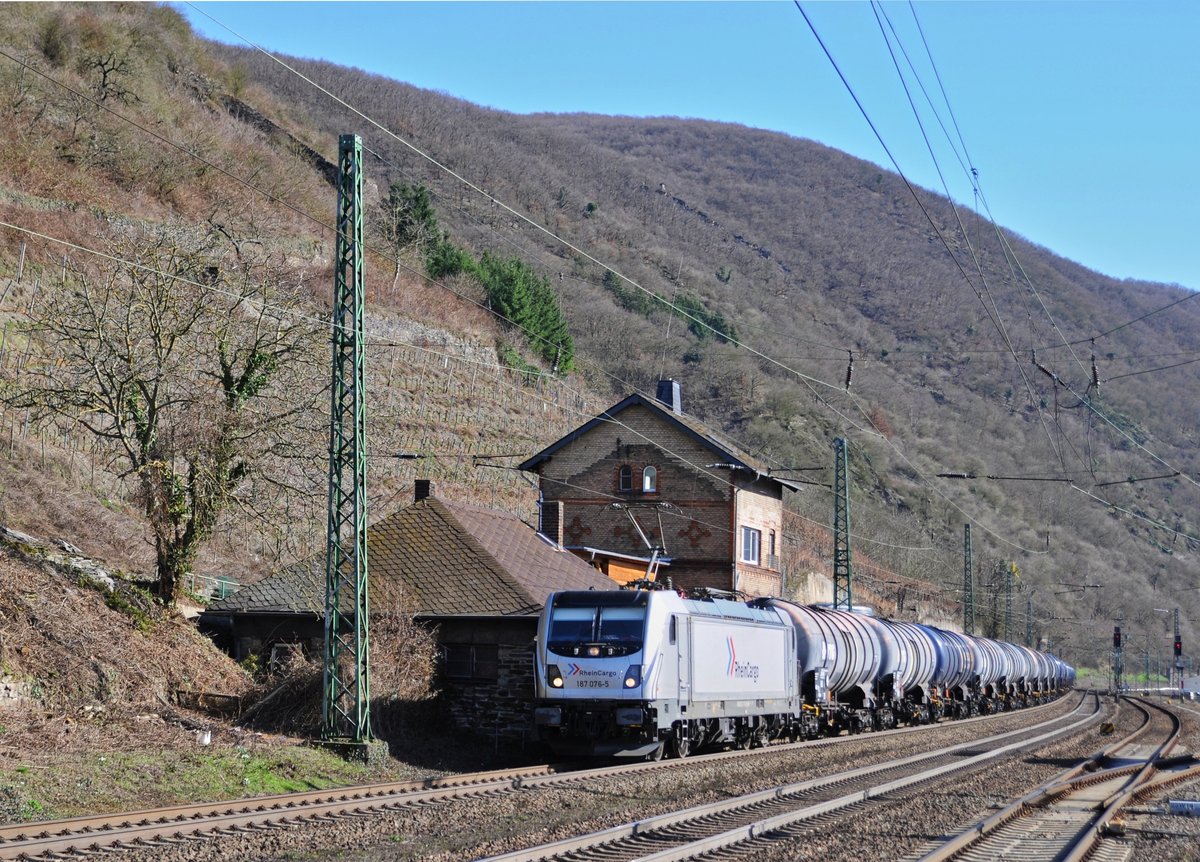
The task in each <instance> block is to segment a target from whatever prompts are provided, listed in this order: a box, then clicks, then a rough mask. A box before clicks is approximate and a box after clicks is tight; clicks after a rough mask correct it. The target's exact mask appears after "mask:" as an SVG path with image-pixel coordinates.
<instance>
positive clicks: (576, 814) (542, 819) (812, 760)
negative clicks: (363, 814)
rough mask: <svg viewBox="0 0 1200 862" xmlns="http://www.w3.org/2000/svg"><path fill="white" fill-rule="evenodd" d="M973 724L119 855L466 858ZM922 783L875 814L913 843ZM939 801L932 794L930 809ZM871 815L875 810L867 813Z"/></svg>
mask: <svg viewBox="0 0 1200 862" xmlns="http://www.w3.org/2000/svg"><path fill="white" fill-rule="evenodd" d="M1075 702H1076V698H1074V697H1072V698H1066V699H1064V701H1063V702H1061V703H1060V704H1059V705H1057V706H1056V711H1061V712H1065V711H1067V709H1068V708H1069V707H1070V706H1071V705H1073V704H1074V703H1075ZM1044 717H1046V713H1040V714H1039V715H1038V717H1037V719H1036V720H1042V719H1043V718H1044ZM1034 720H1035V719H1034V718H1033V717H1032V716H1031V715H1029V714H1028V713H1013V714H1010V715H1004V716H999V717H996V718H994V719H992V720H990V721H989V722H988V723H987V724H986V727H987V731H986V733H983V734H982V735H988V734H991V733H995V732H1000V731H1002V730H1010V729H1014V728H1016V727H1020V726H1024V725H1026V724H1029V723H1032V722H1033V721H1034ZM979 727H980V725H977V724H974V723H971V724H953V723H948V724H945V725H941V726H939V727H937V728H926V729H924V730H922V731H921V732H918V733H910V734H903V735H893V736H888V735H883V734H866V735H864V736H862V737H858V738H855V739H852V740H849V741H846V742H842V743H839V744H837V745H834V746H826V747H823V748H819V749H799V750H793V751H780V752H777V753H774V754H766V755H761V756H756V757H743V758H736V759H732V760H721V761H715V762H705V761H704V759H702V758H701V759H696V760H691V761H687V762H685V765H684V766H681V767H679V768H675V769H665V770H658V771H654V772H648V773H642V774H638V775H631V776H622V777H614V778H608V779H596V780H591V781H588V782H586V783H580V784H575V785H570V786H565V787H557V788H548V789H535V790H527V791H523V792H520V793H509V794H504V795H501V796H496V797H491V798H477V799H473V800H466V801H462V802H454V803H445V804H440V805H433V806H427V807H423V808H417V809H412V810H405V811H401V812H395V813H391V814H386V815H382V816H379V817H370V818H362V819H355V820H344V821H338V822H334V823H327V824H317V825H312V826H306V827H301V828H293V829H286V830H278V831H272V832H264V833H258V834H251V835H245V836H239V837H235V838H230V839H225V840H222V841H221V842H220V843H219V844H190V845H181V846H179V847H177V848H173V849H171V850H163V849H161V848H158V849H154V850H152V851H150V850H147V851H133V852H130V853H127V854H125V855H124V856H123V857H122V858H123V859H128V860H130V862H151V860H155V862H208V860H220V862H240V860H282V859H287V860H289V862H305V860H313V862H315V860H332V859H342V858H345V859H350V858H353V859H356V860H366V862H400V860H418V859H420V860H435V862H456V861H457V860H468V859H476V858H478V857H481V856H488V855H494V854H497V853H503V852H506V851H508V850H513V849H517V848H520V847H527V846H530V845H534V844H540V843H544V842H547V841H553V840H557V839H560V838H564V837H568V836H570V835H577V834H580V833H581V832H584V831H591V830H595V829H601V828H605V827H608V826H614V825H618V824H620V823H625V822H628V821H630V820H635V819H639V818H643V817H648V816H652V815H655V814H661V813H665V812H669V811H674V810H677V809H679V808H683V807H687V806H691V805H699V804H701V803H704V802H709V801H714V800H717V799H725V798H729V797H731V796H736V795H739V794H742V793H748V792H751V791H754V790H761V789H764V788H768V787H772V786H775V785H778V784H783V783H787V782H792V781H802V780H804V779H807V778H813V777H816V776H819V775H822V774H828V773H830V772H836V771H839V770H842V769H848V768H852V767H854V766H860V765H864V764H867V763H871V762H877V761H881V760H886V759H890V758H895V757H903V756H907V755H911V754H916V753H918V752H921V751H927V750H930V749H934V748H938V747H941V746H944V745H948V744H952V743H955V742H965V741H969V740H970V739H972V738H976V737H977V736H979V735H981V731H980V729H979ZM1101 744H1102V743H1101V741H1100V738H1099V737H1098V735H1097V731H1096V730H1095V729H1094V728H1093V729H1089V730H1087V731H1085V732H1084V734H1083V735H1082V738H1081V739H1079V740H1078V741H1076V742H1073V743H1071V744H1069V745H1068V744H1063V745H1060V746H1055V747H1054V748H1053V749H1052V750H1051V751H1050V752H1049V753H1045V754H1044V756H1045V757H1051V758H1055V761H1054V762H1053V763H1052V764H1050V765H1043V766H1039V767H1038V768H1039V769H1042V770H1044V771H1045V773H1046V775H1047V777H1049V776H1050V775H1053V774H1056V773H1057V772H1059V771H1061V770H1062V769H1063V768H1065V766H1064V763H1063V762H1062V761H1060V760H1058V758H1064V759H1074V758H1078V757H1082V756H1084V755H1086V754H1089V753H1091V752H1092V751H1094V750H1095V749H1097V748H1099V747H1100V745H1101ZM1030 768H1032V767H1030ZM1028 772H1029V769H1027V768H1025V767H1022V768H1014V767H1011V766H1010V767H1002V768H1000V769H997V770H994V771H993V774H990V775H986V776H980V777H979V778H978V779H969V780H968V781H969V782H975V781H976V780H978V782H979V787H978V789H977V790H976V791H969V790H968V789H967V787H966V784H967V783H968V782H959V787H958V788H957V790H956V792H961V793H975V794H977V795H978V798H977V799H976V798H974V797H973V796H972V797H969V798H968V799H966V800H965V801H960V802H958V803H957V804H952V803H953V800H951V802H950V803H948V804H951V805H952V807H953V808H954V809H955V810H957V811H958V812H963V811H965V810H968V805H969V806H972V810H973V808H976V807H977V808H979V809H980V810H983V809H986V806H987V805H989V804H992V803H993V802H995V801H998V800H999V799H1000V798H1001V797H1002V796H1003V795H1004V794H1005V793H1006V791H1005V790H1004V789H1002V788H1001V787H999V786H998V784H997V781H996V777H997V776H1000V777H1008V776H1011V777H1012V782H1011V783H1012V786H1014V787H1019V788H1024V787H1026V786H1028V785H1029V784H1030V783H1034V782H1035V781H1036V779H1027V775H1028ZM1018 776H1019V777H1018ZM1042 780H1044V779H1042ZM1006 786H1007V783H1006ZM1016 792H1018V793H1019V792H1020V791H1019V790H1018V791H1016ZM927 795H928V793H927V791H923V792H922V793H921V794H920V796H921V800H920V801H921V803H922V804H921V805H920V806H916V805H914V804H913V803H912V802H907V803H905V809H904V811H905V813H904V815H903V818H901V817H898V816H897V814H896V813H895V812H894V811H893V812H891V813H890V814H887V815H885V816H884V817H883V819H884V820H885V821H891V822H890V823H884V824H882V826H888V827H891V828H893V830H894V829H895V827H897V826H903V825H904V824H900V823H897V821H899V820H902V819H904V820H912V821H913V823H912V825H909V826H905V827H904V829H903V830H902V831H907V832H910V833H912V837H911V838H910V839H909V842H908V843H909V844H911V845H912V846H916V845H917V844H919V843H921V842H922V841H924V840H925V839H926V838H927V837H928V836H929V835H930V834H934V835H936V834H938V832H937V831H934V832H929V831H927V830H926V829H925V826H924V824H925V820H926V818H925V816H924V815H921V817H920V822H919V823H918V822H917V821H916V819H915V818H914V815H915V813H916V812H917V811H920V810H921V809H923V808H924V807H926V806H927V804H928V803H929V799H927V798H926V797H927ZM939 807H941V806H938V805H934V806H932V808H933V809H935V810H936V809H938V808H939ZM871 816H876V815H874V813H872V814H871ZM929 822H930V823H932V822H933V819H932V818H929ZM945 828H948V827H945ZM816 834H819V833H816ZM866 834H869V831H868V833H866ZM878 840H879V839H878V838H875V839H874V843H871V839H868V838H864V843H863V846H864V847H873V848H874V849H873V850H872V854H873V855H874V856H876V857H878V853H879V846H880V845H879V844H878ZM811 841H812V838H811V836H810V837H807V838H806V839H805V842H804V845H805V848H807V847H808V846H809V843H810V842H811ZM815 843H824V842H823V841H818V842H815ZM772 852H776V851H772ZM778 852H780V853H783V855H780V856H777V857H775V858H781V859H782V858H789V859H790V858H809V857H808V856H807V855H797V854H798V848H797V847H795V846H791V847H790V849H787V850H784V849H780V850H779V851H778ZM807 852H808V850H807V849H805V853H807ZM812 852H813V855H812V857H811V858H817V857H818V856H820V855H821V854H819V853H817V852H816V851H815V850H814V851H812ZM826 852H828V851H826ZM864 852H865V850H864ZM898 852H901V851H898ZM898 852H897V853H896V854H893V853H892V852H890V851H889V852H888V853H887V854H886V855H887V856H888V857H889V858H897V855H898ZM825 858H826V859H827V858H829V857H828V856H826V857H825ZM837 858H850V857H841V856H839V857H837Z"/></svg>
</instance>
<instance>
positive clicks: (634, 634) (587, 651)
mask: <svg viewBox="0 0 1200 862" xmlns="http://www.w3.org/2000/svg"><path fill="white" fill-rule="evenodd" d="M645 628H646V608H645V607H590V608H583V607H555V608H554V610H553V612H552V613H551V615H550V630H549V632H548V636H547V640H548V643H547V644H546V646H547V648H548V649H549V650H550V652H552V653H556V654H557V655H564V656H584V657H590V658H606V657H608V656H621V655H629V654H630V653H635V652H637V651H638V650H640V649H641V648H642V640H643V638H644V637H645Z"/></svg>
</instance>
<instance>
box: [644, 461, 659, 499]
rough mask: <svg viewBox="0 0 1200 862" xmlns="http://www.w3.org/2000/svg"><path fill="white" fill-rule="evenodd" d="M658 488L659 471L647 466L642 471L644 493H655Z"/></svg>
mask: <svg viewBox="0 0 1200 862" xmlns="http://www.w3.org/2000/svg"><path fill="white" fill-rule="evenodd" d="M657 490H658V471H657V470H655V469H654V468H653V467H647V468H646V469H645V470H643V471H642V493H643V494H653V493H654V492H655V491H657Z"/></svg>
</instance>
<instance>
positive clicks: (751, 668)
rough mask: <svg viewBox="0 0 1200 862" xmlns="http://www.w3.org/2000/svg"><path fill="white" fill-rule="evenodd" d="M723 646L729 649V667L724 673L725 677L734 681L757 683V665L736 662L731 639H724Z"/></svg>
mask: <svg viewBox="0 0 1200 862" xmlns="http://www.w3.org/2000/svg"><path fill="white" fill-rule="evenodd" d="M725 645H726V647H728V648H729V667H728V668H727V669H726V671H725V673H726V675H727V676H731V677H733V678H734V679H749V680H753V681H754V682H758V665H756V664H751V663H750V662H748V661H738V660H737V649H735V648H734V646H733V638H732V637H727V638H725Z"/></svg>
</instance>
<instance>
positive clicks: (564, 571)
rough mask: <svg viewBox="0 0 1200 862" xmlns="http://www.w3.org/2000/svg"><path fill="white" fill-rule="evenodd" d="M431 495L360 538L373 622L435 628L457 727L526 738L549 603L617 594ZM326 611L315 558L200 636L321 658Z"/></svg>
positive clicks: (589, 573) (496, 524)
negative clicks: (580, 593)
mask: <svg viewBox="0 0 1200 862" xmlns="http://www.w3.org/2000/svg"><path fill="white" fill-rule="evenodd" d="M432 490H433V489H432V486H431V485H430V483H429V482H428V481H424V480H419V481H418V482H417V486H416V491H415V495H414V502H413V503H412V504H411V505H409V506H407V507H405V508H404V509H401V510H400V511H398V512H396V513H395V514H393V515H390V516H388V517H387V518H384V519H383V520H381V521H379V522H377V523H375V524H373V525H371V526H370V527H368V529H367V561H368V571H369V581H370V591H371V598H370V601H371V609H372V613H374V612H378V611H383V610H396V609H401V610H404V611H406V612H408V613H412V614H413V615H414V616H415V617H416V619H417V620H418V621H421V622H424V623H426V624H428V625H431V626H435V627H436V638H437V642H438V645H439V648H440V651H441V655H440V662H439V669H438V672H439V682H440V687H441V690H442V694H443V697H444V699H445V700H446V703H447V709H448V712H449V713H450V715H451V716H453V717H454V719H455V720H456V721H457V722H458V723H459V724H460V725H462V726H464V727H470V728H472V729H475V730H480V731H483V732H486V733H489V734H493V733H494V734H498V735H500V736H505V737H508V738H510V739H511V738H518V739H519V738H523V737H524V735H525V732H526V726H527V721H528V715H529V700H530V699H531V698H532V696H533V678H532V669H533V652H532V642H533V637H534V635H535V633H536V629H537V615H538V612H539V611H540V610H541V609H542V604H543V603H544V602H545V600H546V597H547V595H549V594H550V593H551V592H553V591H554V590H588V589H597V590H605V589H612V588H613V587H614V586H615V584H614V583H613V582H612V581H611V580H609V579H608V578H607V577H605V576H604V575H603V574H602V573H601V572H599V571H597V570H596V569H595V568H594V567H592V566H590V565H588V564H587V563H586V562H584V561H583V560H581V559H580V558H579V557H578V556H576V555H574V554H571V553H568V552H566V551H565V550H564V549H563V548H562V547H561V546H559V545H557V544H556V543H555V542H554V541H553V540H552V539H550V538H548V537H546V536H544V535H541V534H539V533H537V532H536V531H534V530H533V529H531V528H530V527H529V526H528V525H527V524H525V523H524V522H523V521H521V520H520V519H519V518H517V517H516V516H515V515H511V514H509V513H507V512H500V511H495V510H492V509H485V508H481V507H478V506H471V505H467V504H464V503H453V502H450V501H448V500H442V499H439V498H437V497H436V496H434V495H433V493H432ZM324 606H325V567H324V559H323V555H318V556H317V557H315V558H313V559H310V560H307V561H303V562H302V563H300V564H297V565H296V566H293V567H291V568H289V569H287V570H285V571H282V572H280V573H278V574H276V575H273V576H271V577H269V578H266V579H264V580H262V581H259V582H257V583H255V584H251V585H248V586H245V587H243V588H242V589H240V590H238V591H237V592H236V593H234V594H233V595H231V596H229V597H228V598H225V599H222V600H221V601H218V602H214V603H213V604H212V605H210V606H209V607H208V608H207V609H206V610H205V612H204V613H203V614H202V615H201V618H200V625H201V627H202V628H203V629H205V630H207V631H209V632H210V633H212V634H214V636H215V637H216V639H217V640H218V642H221V643H222V644H223V645H224V646H225V647H226V648H227V649H228V650H229V651H230V652H231V653H232V655H233V656H234V657H235V658H239V659H240V658H244V657H245V656H247V655H249V654H252V653H253V654H258V655H261V656H264V657H268V658H269V657H270V654H271V651H272V649H273V648H274V647H275V646H277V645H286V648H288V649H292V648H295V645H297V644H299V645H300V646H302V647H303V648H304V649H306V650H307V651H308V652H309V654H310V655H320V654H321V643H322V640H323V638H324Z"/></svg>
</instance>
